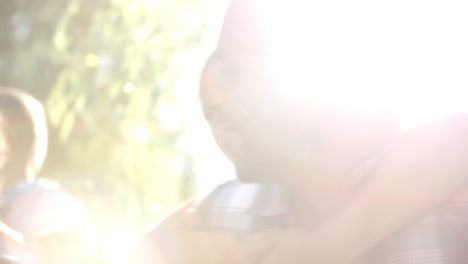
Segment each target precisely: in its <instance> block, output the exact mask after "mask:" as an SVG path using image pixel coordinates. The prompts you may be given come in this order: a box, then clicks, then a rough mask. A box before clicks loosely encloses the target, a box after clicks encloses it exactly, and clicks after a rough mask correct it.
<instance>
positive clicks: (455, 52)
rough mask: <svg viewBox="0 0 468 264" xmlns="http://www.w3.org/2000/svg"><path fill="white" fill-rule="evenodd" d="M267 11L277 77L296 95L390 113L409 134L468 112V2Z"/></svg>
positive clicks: (273, 7) (300, 5)
mask: <svg viewBox="0 0 468 264" xmlns="http://www.w3.org/2000/svg"><path fill="white" fill-rule="evenodd" d="M262 7H264V8H263V9H262V10H263V11H264V13H263V15H264V17H263V19H266V21H267V23H270V24H269V26H268V28H269V29H271V31H270V32H269V34H267V36H268V37H269V38H271V43H272V45H273V50H274V52H273V54H275V55H276V57H274V58H273V61H272V63H271V65H272V67H273V69H272V70H273V71H277V72H276V74H274V75H275V76H281V79H282V81H283V82H284V83H286V84H287V86H286V87H287V88H286V89H287V90H288V91H287V92H288V94H289V95H295V96H298V97H301V98H302V97H310V98H313V100H315V101H317V102H320V103H325V104H335V105H338V106H340V105H343V106H347V107H350V106H351V107H357V108H364V109H366V110H369V111H375V110H383V109H385V110H388V109H390V110H392V111H394V112H396V113H397V114H398V115H399V116H400V118H401V122H402V126H403V127H402V129H409V128H411V127H414V126H416V125H419V124H422V123H425V122H429V121H434V120H436V119H440V118H443V117H444V116H446V115H447V114H450V113H453V112H459V111H463V112H466V111H467V110H468V102H465V101H464V100H463V98H468V80H467V79H468V78H467V72H468V49H467V48H466V47H468V41H467V38H466V37H465V35H466V34H464V33H462V32H466V30H467V29H466V25H468V21H466V20H467V18H466V16H465V14H463V11H462V10H466V7H467V4H466V3H464V2H463V1H458V2H457V1H448V2H447V1H430V2H428V1H420V0H405V1H400V0H396V1H366V0H358V1H340V0H332V1H302V0H291V1H278V0H264V3H263V6H262ZM283 92H284V91H283Z"/></svg>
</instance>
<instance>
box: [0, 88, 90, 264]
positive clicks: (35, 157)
mask: <svg viewBox="0 0 468 264" xmlns="http://www.w3.org/2000/svg"><path fill="white" fill-rule="evenodd" d="M0 115H1V117H2V118H3V119H2V120H3V126H2V132H3V133H4V134H5V145H6V147H7V152H6V155H5V158H4V162H3V164H2V166H1V167H0V173H1V176H2V177H1V180H2V183H3V184H2V191H1V194H2V195H1V208H0V209H1V210H0V211H1V217H2V221H3V222H4V223H5V224H6V225H7V226H9V227H11V228H12V229H14V230H15V231H17V232H18V233H20V234H21V236H22V238H23V243H22V247H21V248H20V249H18V248H17V247H15V248H14V249H11V251H14V252H15V254H16V255H19V256H20V258H21V261H22V262H28V263H29V261H32V262H34V263H64V262H66V263H74V261H78V262H80V263H83V262H84V263H86V262H87V261H90V258H91V256H92V254H93V252H92V249H90V248H89V247H88V245H91V244H89V241H88V240H87V237H88V235H89V236H92V234H90V233H91V232H92V230H91V227H90V221H89V215H88V212H87V211H86V210H85V208H84V207H83V206H82V205H81V204H80V203H79V202H78V201H77V200H76V199H75V198H74V197H73V195H72V194H71V193H69V192H68V191H66V190H65V189H64V188H63V187H61V186H60V185H59V183H58V182H55V181H52V180H44V179H37V174H38V173H39V170H40V168H41V167H42V164H43V162H44V159H45V157H46V152H47V141H48V133H47V132H48V131H47V122H46V116H45V113H44V109H43V107H42V104H41V103H40V102H39V101H38V100H36V99H35V98H34V97H32V96H31V95H29V94H27V93H26V92H23V91H21V90H18V89H14V88H2V89H0ZM8 246H9V245H7V247H8ZM15 250H16V251H15Z"/></svg>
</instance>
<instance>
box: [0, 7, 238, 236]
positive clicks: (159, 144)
mask: <svg viewBox="0 0 468 264" xmlns="http://www.w3.org/2000/svg"><path fill="white" fill-rule="evenodd" d="M227 4H228V2H227V1H219V0H216V1H215V0H93V1H81V0H2V1H0V27H1V28H0V52H1V54H0V76H1V77H0V78H1V79H0V83H1V84H2V86H10V87H17V88H19V89H22V90H25V91H27V92H28V93H30V94H32V95H33V96H35V97H36V98H38V99H40V100H41V102H42V103H43V104H44V106H45V108H46V111H47V117H48V122H49V129H50V137H49V138H50V146H49V152H48V157H47V160H46V164H45V167H44V169H43V170H42V172H41V174H40V176H41V177H45V178H52V179H56V180H58V181H59V182H61V183H62V184H63V185H65V186H66V187H67V188H69V189H71V190H72V191H73V192H74V193H75V194H76V195H77V197H79V198H80V199H81V200H82V201H83V202H84V204H85V205H86V206H87V207H88V209H89V210H90V212H91V214H92V216H93V219H94V221H95V224H96V227H97V229H98V232H101V233H109V234H111V233H115V231H116V230H119V231H121V232H125V230H128V231H130V230H136V229H138V228H140V227H142V226H145V225H147V224H150V223H151V222H153V221H154V220H156V219H158V217H160V216H161V215H162V214H164V213H165V212H167V211H168V210H170V209H171V208H173V207H174V205H176V204H177V203H179V202H180V201H183V200H186V199H187V198H189V197H193V196H194V195H195V194H197V193H203V192H205V191H207V190H209V189H211V188H212V187H213V186H214V185H216V184H218V183H219V182H221V181H224V180H225V179H229V178H230V177H232V167H231V165H230V164H229V163H228V162H227V161H226V160H225V159H224V158H223V156H222V155H220V152H219V150H218V149H217V147H216V145H215V144H214V142H213V140H212V138H211V136H210V133H209V131H208V128H207V126H206V124H205V123H204V120H203V118H202V116H201V112H200V109H199V105H198V98H197V85H198V75H199V72H200V69H201V66H202V65H203V63H204V61H205V59H206V56H207V55H208V53H209V52H210V51H211V50H212V49H213V47H214V44H215V38H216V35H217V32H218V30H219V27H220V25H221V22H222V16H223V11H224V10H225V8H226V7H227ZM215 175H216V177H214V176H215Z"/></svg>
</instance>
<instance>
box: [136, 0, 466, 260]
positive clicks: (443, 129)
mask: <svg viewBox="0 0 468 264" xmlns="http://www.w3.org/2000/svg"><path fill="white" fill-rule="evenodd" d="M252 2H254V1H248V0H233V1H232V3H231V6H230V7H229V8H228V11H227V13H226V16H225V21H224V25H223V29H222V32H221V36H220V38H219V40H218V46H217V48H216V50H215V51H214V52H213V54H212V55H211V56H210V58H209V59H208V61H207V63H206V65H205V67H204V69H203V72H202V76H201V83H200V98H201V102H202V107H203V110H204V114H205V117H206V119H207V121H208V123H209V124H210V127H211V130H212V133H213V135H214V137H215V139H216V141H217V143H218V145H219V146H220V148H221V149H222V150H223V151H224V153H225V155H226V156H227V157H228V158H229V159H230V160H231V161H232V162H233V163H234V165H235V167H236V172H237V176H238V178H240V179H242V180H244V181H255V182H277V183H281V184H284V185H285V186H287V187H288V188H289V189H290V190H291V194H292V201H293V202H292V207H293V208H294V212H295V214H296V215H295V218H296V219H297V221H296V222H295V225H294V226H293V227H291V228H286V229H282V230H271V231H267V232H262V233H258V234H253V235H250V236H237V235H236V234H231V233H229V232H219V231H203V230H197V229H195V228H193V226H194V222H196V221H197V217H198V216H197V214H196V210H195V211H194V210H193V208H195V209H196V205H188V207H182V208H181V209H178V210H176V211H175V213H173V214H170V216H169V217H168V218H167V219H165V220H163V221H162V222H161V223H160V224H159V225H158V226H157V227H156V228H154V229H153V230H152V231H151V232H149V233H148V234H147V235H146V237H145V238H144V239H143V240H142V242H141V243H142V244H141V245H138V246H137V247H136V250H135V251H134V252H135V253H134V255H132V257H134V256H135V258H139V260H140V261H142V262H138V263H156V261H155V260H156V259H159V260H161V259H162V260H161V261H160V263H161V262H162V263H258V264H276V263H278V264H279V263H326V264H338V263H340V264H342V263H353V262H358V263H359V262H363V263H367V262H368V263H387V262H388V263H466V262H467V256H466V254H460V252H468V251H467V250H466V249H467V246H468V244H467V243H466V237H468V236H467V234H466V232H467V231H466V230H468V229H467V228H466V219H468V218H466V216H467V215H466V210H465V209H466V203H465V202H463V203H457V204H456V205H455V206H453V207H445V206H444V205H446V204H447V203H448V202H449V201H450V200H451V199H452V197H453V196H455V195H457V194H458V193H460V192H462V191H463V188H464V187H465V186H466V181H467V177H468V162H467V161H468V148H467V146H466V145H467V143H468V115H467V114H454V115H452V116H450V117H448V118H446V119H444V120H442V121H439V122H434V123H432V124H428V125H424V126H421V127H418V128H415V129H413V130H411V131H409V132H407V133H400V131H399V127H398V124H397V122H395V119H394V117H393V116H392V115H391V114H389V113H387V112H380V113H370V112H365V111H359V110H357V109H346V108H341V109H340V108H336V107H333V106H326V105H321V106H317V105H316V104H313V103H311V101H308V100H303V99H304V98H299V99H297V100H296V101H293V102H291V98H290V97H285V96H282V95H281V93H279V92H278V91H279V90H281V89H287V87H278V86H279V85H281V83H278V82H277V81H276V80H275V79H274V77H275V76H274V75H272V74H271V72H270V71H269V68H268V67H267V65H268V60H267V56H268V55H269V54H268V52H269V48H268V44H269V43H268V38H267V37H265V36H264V35H262V33H263V32H266V31H267V30H264V29H263V28H261V25H258V24H259V23H256V21H255V20H256V19H257V18H258V17H256V16H257V13H256V12H257V11H256V10H255V7H254V4H252ZM257 26H258V27H257ZM344 131H346V133H344ZM370 160H371V161H372V162H371V164H372V166H371V167H370V168H369V169H368V168H366V167H364V168H362V166H361V165H362V164H369V163H368V161H370ZM461 201H463V199H462V200H461ZM168 241H169V242H168ZM145 260H146V261H148V262H144V261H145ZM134 263H137V262H134Z"/></svg>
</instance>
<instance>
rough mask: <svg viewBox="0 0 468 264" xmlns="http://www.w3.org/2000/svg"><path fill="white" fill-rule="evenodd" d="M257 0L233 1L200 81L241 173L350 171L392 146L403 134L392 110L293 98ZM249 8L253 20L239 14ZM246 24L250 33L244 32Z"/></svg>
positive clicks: (217, 131) (259, 176)
mask: <svg viewBox="0 0 468 264" xmlns="http://www.w3.org/2000/svg"><path fill="white" fill-rule="evenodd" d="M254 2H255V1H246V0H234V1H233V2H232V4H231V6H230V8H229V9H228V11H227V13H226V17H225V24H224V26H223V31H222V33H221V37H220V39H219V42H218V47H217V50H216V51H215V52H214V53H213V54H212V56H211V57H210V58H209V59H208V61H207V63H206V65H205V67H204V69H203V72H202V75H201V82H200V98H201V102H202V105H203V108H204V112H205V116H206V118H207V120H208V122H209V124H210V125H211V128H212V131H213V134H214V136H215V138H216V140H217V142H218V144H219V146H220V147H221V149H223V151H224V152H225V153H226V155H227V156H228V157H229V158H230V159H231V160H232V161H233V162H234V164H235V165H236V168H237V170H238V176H239V177H241V178H244V179H249V180H255V181H259V180H266V181H271V180H273V179H279V178H282V177H283V178H284V176H286V175H288V176H292V175H290V174H291V173H290V172H291V171H302V172H305V173H306V174H307V173H308V172H311V171H313V170H314V168H317V167H322V168H323V167H325V168H331V167H338V168H343V170H349V169H350V168H352V167H354V166H357V164H359V163H360V162H364V161H365V160H367V159H368V158H370V157H371V156H372V155H373V154H375V153H377V152H378V151H379V150H380V149H382V148H383V147H384V146H385V145H386V144H388V143H389V142H390V141H391V139H392V138H393V137H394V136H395V135H396V133H397V132H398V125H397V123H396V122H395V119H394V117H393V116H392V115H391V114H389V113H370V112H365V111H358V110H355V109H344V108H336V107H332V106H323V105H321V106H318V105H316V104H315V103H314V102H313V100H308V99H307V98H301V97H300V96H299V97H294V98H293V97H288V96H286V94H285V93H284V92H285V91H288V89H291V87H288V85H290V84H288V82H279V81H278V78H277V77H278V76H277V75H275V73H272V72H271V71H270V68H269V65H268V61H269V57H268V54H267V53H262V52H257V51H259V50H260V51H261V50H262V48H265V49H267V46H268V45H267V44H268V42H265V41H264V40H266V39H267V38H263V36H264V34H263V30H264V29H263V28H262V27H260V26H258V24H257V20H256V19H255V15H256V14H258V12H257V11H255V10H254V11H252V10H250V11H249V8H258V7H257V6H253V5H252V3H254ZM244 13H245V14H248V15H247V17H246V18H244V17H242V16H241V15H239V14H244ZM236 21H239V23H235V22H236ZM249 23H252V24H249ZM249 25H251V26H249ZM243 30H245V32H247V34H246V37H245V38H242V37H241V35H240V33H239V32H243ZM255 30H260V31H258V32H257V33H258V34H253V33H252V32H255ZM249 43H250V44H252V45H251V46H249ZM291 67H294V65H291ZM279 74H281V73H279ZM291 78H294V76H292V77H291ZM291 83H295V82H291ZM303 85H307V84H303ZM312 96H313V95H312ZM309 99H312V98H309ZM309 174H310V173H309Z"/></svg>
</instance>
